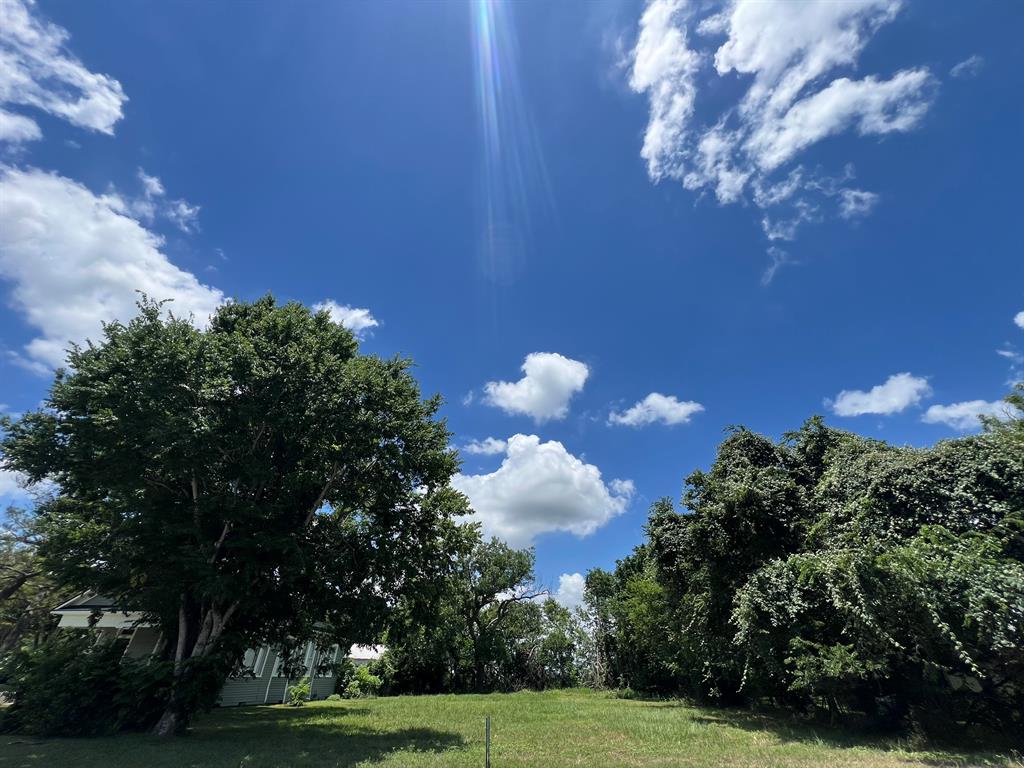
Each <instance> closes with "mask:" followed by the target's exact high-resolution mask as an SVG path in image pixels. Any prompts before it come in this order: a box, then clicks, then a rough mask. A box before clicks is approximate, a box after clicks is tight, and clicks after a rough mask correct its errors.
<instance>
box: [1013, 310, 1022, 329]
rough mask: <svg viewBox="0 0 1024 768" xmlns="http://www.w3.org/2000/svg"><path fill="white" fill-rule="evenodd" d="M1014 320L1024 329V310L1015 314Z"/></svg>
mask: <svg viewBox="0 0 1024 768" xmlns="http://www.w3.org/2000/svg"><path fill="white" fill-rule="evenodd" d="M1013 322H1014V323H1015V324H1016V326H1017V327H1018V328H1021V329H1024V312H1018V313H1017V314H1016V315H1015V316H1014V318H1013Z"/></svg>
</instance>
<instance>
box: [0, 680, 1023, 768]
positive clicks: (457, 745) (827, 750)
mask: <svg viewBox="0 0 1024 768" xmlns="http://www.w3.org/2000/svg"><path fill="white" fill-rule="evenodd" d="M487 715H489V716H490V717H491V721H492V764H493V766H494V768H505V766H538V767H539V768H562V767H563V766H587V767H590V766H644V767H646V766H708V767H709V768H710V766H716V767H717V766H722V767H732V766H736V767H737V768H739V767H740V766H749V767H750V768H769V767H770V766H828V767H829V768H841V767H842V766H938V765H1001V766H1024V763H1022V762H1021V761H1020V759H1019V756H1018V757H1017V758H1016V759H1015V758H1013V757H1011V756H1010V755H1007V754H997V753H986V754H982V753H958V752H942V751H929V752H922V751H912V750H910V749H909V748H907V746H906V744H901V743H899V742H892V741H870V740H865V739H864V738H863V737H855V736H849V735H847V736H844V735H843V733H842V732H840V731H832V730H829V729H822V728H812V727H809V726H803V725H795V724H794V723H793V722H792V721H790V720H786V719H779V718H773V717H770V716H766V715H752V714H750V713H742V712H737V711H729V710H711V709H705V708H698V707H693V706H689V705H686V704H682V703H679V702H671V701H629V700H623V699H617V698H614V697H613V696H611V695H609V694H603V693H593V692H589V691H551V692H545V693H529V692H525V693H516V694H493V695H486V696H473V695H462V696H401V697H395V698H381V699H366V700H358V701H344V702H338V703H328V702H317V703H313V704H309V705H307V706H305V707H302V708H300V709H292V708H288V707H281V706H266V707H246V708H238V709H224V710H215V711H214V712H211V713H210V714H208V715H204V716H202V717H201V718H199V719H198V721H197V722H196V724H195V726H194V727H193V729H192V732H191V733H190V735H188V736H186V737H183V738H180V739H177V740H172V741H159V740H156V739H154V738H152V737H149V736H144V735H127V736H117V737H113V738H103V739H45V740H44V739H33V738H29V737H23V736H17V735H11V734H2V735H0V768H14V767H15V766H69V767H71V766H73V768H112V767H114V766H117V767H118V768H125V767H127V766H146V768H185V767H186V766H224V767H227V766H231V767H232V768H239V767H244V768H265V767H269V766H320V767H322V768H342V767H348V766H378V765H379V766H388V767H389V768H421V767H426V766H430V767H431V768H434V767H439V766H456V767H457V766H474V767H476V766H482V765H483V762H484V746H483V734H484V717H485V716H487Z"/></svg>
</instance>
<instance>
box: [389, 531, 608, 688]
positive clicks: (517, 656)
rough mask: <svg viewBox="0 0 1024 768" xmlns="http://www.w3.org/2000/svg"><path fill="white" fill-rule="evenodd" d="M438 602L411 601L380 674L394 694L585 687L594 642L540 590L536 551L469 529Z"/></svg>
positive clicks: (397, 617) (395, 626)
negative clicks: (586, 654)
mask: <svg viewBox="0 0 1024 768" xmlns="http://www.w3.org/2000/svg"><path fill="white" fill-rule="evenodd" d="M458 536H459V537H460V538H459V541H458V542H457V543H456V544H453V546H452V551H453V552H456V553H457V554H456V555H455V556H454V557H453V559H452V561H451V564H450V568H449V571H448V573H447V576H446V578H445V580H444V581H443V583H441V584H439V585H438V589H437V592H436V594H435V595H434V597H433V599H432V600H431V601H430V602H429V603H428V604H426V605H421V606H417V605H415V604H412V603H410V602H409V601H405V602H403V603H402V604H400V605H399V609H398V610H397V611H396V612H395V614H394V616H393V618H392V623H391V626H390V628H389V629H388V634H387V645H388V651H387V653H386V654H385V655H384V657H383V658H382V659H381V660H380V661H379V662H378V663H377V664H376V667H375V669H376V670H377V671H378V673H379V674H380V676H381V677H382V679H383V684H384V688H385V690H387V691H389V692H392V693H409V692H415V693H427V692H430V693H440V692H452V691H488V690H504V691H510V690H518V689H521V688H536V689H542V688H546V687H564V686H571V685H578V684H579V683H580V681H581V679H582V675H581V672H580V653H581V649H582V647H583V646H584V645H585V644H586V643H587V641H588V638H587V637H586V635H585V632H584V630H583V627H582V625H581V623H580V621H579V620H578V618H577V617H576V616H575V615H574V614H573V613H572V612H571V611H569V610H567V609H566V608H564V607H562V606H560V605H559V604H558V603H557V602H555V601H554V600H551V599H545V600H543V601H542V602H541V601H540V600H541V599H542V598H543V597H544V595H545V593H544V592H543V591H542V590H538V589H536V588H534V586H533V582H534V574H533V562H534V556H533V552H532V551H531V550H516V549H512V548H511V547H509V546H508V545H507V544H504V543H503V542H500V541H498V540H496V539H494V540H491V541H487V542H485V541H482V540H481V539H480V537H479V533H478V532H477V531H476V529H475V528H472V527H464V528H463V529H462V530H460V531H459V532H458Z"/></svg>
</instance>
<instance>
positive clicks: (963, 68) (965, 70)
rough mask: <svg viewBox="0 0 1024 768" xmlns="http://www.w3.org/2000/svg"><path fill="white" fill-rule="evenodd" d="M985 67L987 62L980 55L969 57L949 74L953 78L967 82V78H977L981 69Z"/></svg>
mask: <svg viewBox="0 0 1024 768" xmlns="http://www.w3.org/2000/svg"><path fill="white" fill-rule="evenodd" d="M983 66H985V60H984V59H983V58H981V56H979V55H978V54H974V55H973V56H968V57H967V58H966V59H964V60H963V61H961V62H960V63H959V64H956V65H954V66H953V68H952V69H950V70H949V74H950V75H951V76H953V77H956V78H959V79H961V80H965V79H967V78H971V77H976V76H977V75H978V73H979V72H981V68H982V67H983Z"/></svg>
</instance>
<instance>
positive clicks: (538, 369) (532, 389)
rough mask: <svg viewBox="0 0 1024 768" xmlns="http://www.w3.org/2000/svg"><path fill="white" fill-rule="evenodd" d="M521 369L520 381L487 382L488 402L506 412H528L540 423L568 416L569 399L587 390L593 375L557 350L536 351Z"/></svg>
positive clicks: (576, 361)
mask: <svg viewBox="0 0 1024 768" xmlns="http://www.w3.org/2000/svg"><path fill="white" fill-rule="evenodd" d="M521 370H522V372H523V378H521V379H519V381H489V382H487V384H485V385H484V402H486V403H487V404H488V405H493V406H496V407H498V408H501V409H502V410H503V411H505V413H513V414H526V415H527V416H530V417H532V418H533V419H534V421H536V422H538V423H542V422H545V421H549V420H550V419H564V418H565V417H566V415H567V414H568V413H569V401H570V400H571V399H572V397H573V395H575V394H576V393H577V392H581V391H582V390H583V385H584V384H585V383H586V381H587V376H589V375H590V369H589V368H587V366H586V365H585V364H584V363H581V362H580V361H579V360H571V359H569V358H568V357H565V356H563V355H559V354H557V353H555V352H532V353H531V354H529V355H527V356H526V360H525V361H524V362H523V365H522V368H521Z"/></svg>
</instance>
